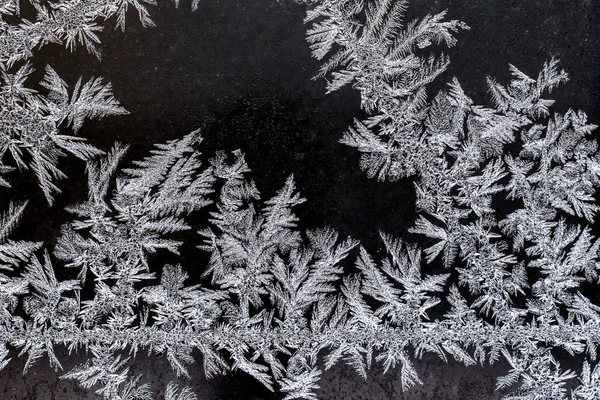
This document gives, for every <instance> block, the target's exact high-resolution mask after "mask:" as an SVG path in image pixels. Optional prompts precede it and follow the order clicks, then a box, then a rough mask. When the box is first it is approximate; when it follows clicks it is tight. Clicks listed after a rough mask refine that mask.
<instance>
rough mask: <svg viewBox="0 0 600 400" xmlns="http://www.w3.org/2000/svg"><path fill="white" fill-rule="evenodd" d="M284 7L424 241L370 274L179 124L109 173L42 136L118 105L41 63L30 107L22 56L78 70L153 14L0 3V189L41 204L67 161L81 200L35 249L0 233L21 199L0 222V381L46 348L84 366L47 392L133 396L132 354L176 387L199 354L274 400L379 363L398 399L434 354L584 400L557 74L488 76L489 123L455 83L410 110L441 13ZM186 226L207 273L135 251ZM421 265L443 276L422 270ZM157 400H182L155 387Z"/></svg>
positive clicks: (581, 265)
mask: <svg viewBox="0 0 600 400" xmlns="http://www.w3.org/2000/svg"><path fill="white" fill-rule="evenodd" d="M301 2H303V3H306V4H307V5H309V9H308V14H307V18H306V22H311V23H312V25H311V27H310V28H309V29H308V31H307V40H308V42H309V46H310V47H311V50H312V51H313V55H314V57H316V58H317V59H319V60H323V62H324V64H323V66H322V68H321V69H320V71H319V72H318V74H317V76H316V77H318V78H325V79H327V80H328V83H327V91H328V92H332V91H335V90H337V89H339V88H341V87H343V86H345V85H351V86H352V87H354V88H356V89H357V90H359V92H360V94H361V105H362V107H363V109H364V110H365V111H366V112H367V113H368V114H369V117H368V118H366V119H365V120H358V119H357V120H355V122H354V125H353V126H352V127H350V128H349V130H348V132H346V133H345V134H344V136H343V138H342V139H341V142H342V143H344V144H346V145H349V146H352V147H355V148H356V149H357V150H358V151H359V152H361V153H362V158H361V168H362V169H363V170H364V171H365V172H366V173H367V175H368V176H369V177H372V178H377V179H378V180H391V181H394V180H398V179H406V178H410V179H413V181H414V184H415V190H416V193H417V202H416V206H417V209H418V213H419V214H418V217H417V219H416V220H415V222H414V226H413V227H412V229H411V231H412V232H413V233H416V234H419V235H421V236H422V237H423V238H424V240H423V242H424V243H425V245H424V246H423V247H422V248H421V247H420V246H419V245H417V244H415V243H410V242H407V241H404V240H401V239H399V238H396V237H394V236H392V235H389V234H386V233H384V232H381V234H380V236H381V242H382V244H383V247H384V249H385V252H384V254H383V255H379V256H377V257H374V256H373V255H371V254H369V252H368V251H367V250H366V249H365V248H364V247H363V246H361V245H360V243H358V241H356V240H353V239H349V238H342V237H340V236H339V235H338V233H336V232H335V231H334V230H332V229H330V228H321V229H315V230H301V229H299V228H298V227H297V223H298V218H297V217H296V215H295V212H294V210H295V207H296V206H298V205H299V204H301V203H303V202H304V201H305V199H303V198H302V197H301V195H300V194H299V193H298V191H297V189H296V185H295V182H294V178H293V176H290V177H289V178H288V179H287V180H286V181H285V182H284V183H283V186H282V188H281V189H280V190H279V191H278V192H277V193H276V194H275V195H274V196H273V197H271V198H269V199H263V198H262V197H261V194H260V192H259V190H258V188H257V187H256V185H255V183H254V182H253V181H252V179H251V171H250V168H249V166H248V165H247V163H246V161H245V159H244V155H243V152H242V151H239V150H238V151H235V152H233V153H232V154H228V153H225V152H217V153H216V154H215V155H214V157H212V158H209V159H205V158H204V157H203V155H202V154H201V153H200V149H201V147H202V146H201V142H202V137H201V132H200V131H195V132H192V133H190V134H188V135H186V136H184V137H183V138H180V139H175V140H171V141H168V142H166V143H163V144H157V145H156V148H155V149H154V150H153V151H152V152H151V154H150V155H149V156H148V157H146V158H144V159H143V160H138V161H134V162H133V163H131V164H130V165H129V167H127V168H124V167H122V166H121V164H123V163H124V161H123V159H124V157H125V155H126V152H127V150H128V146H127V145H124V144H120V143H116V144H115V145H114V146H113V147H112V148H111V149H110V150H109V151H107V152H106V153H105V152H104V151H102V150H100V149H97V148H95V147H93V146H91V145H89V144H87V143H86V142H85V140H84V139H83V138H79V137H77V136H74V135H67V134H64V130H65V129H68V130H70V131H72V132H73V133H77V131H78V130H79V129H80V128H81V127H82V124H83V123H84V121H85V120H87V119H91V118H101V117H105V116H109V115H118V114H124V113H126V111H125V110H124V108H123V107H122V106H121V105H120V104H119V102H118V101H117V100H116V99H115V98H114V97H113V95H112V92H111V86H110V84H105V83H103V81H102V80H101V79H100V78H92V79H91V80H89V81H87V82H86V83H83V81H82V80H81V79H80V80H79V81H78V82H77V83H76V84H75V86H74V88H73V89H72V90H69V88H68V85H67V84H66V83H65V82H64V81H63V80H62V79H61V78H60V77H59V75H58V74H57V73H56V72H55V71H54V70H53V69H52V68H50V67H46V75H45V77H44V79H43V81H42V82H41V83H40V87H41V88H40V91H39V92H38V91H37V90H34V89H31V88H30V87H28V86H26V85H25V83H26V80H27V78H28V76H29V75H30V74H31V72H32V68H31V66H30V63H29V62H28V60H29V59H30V58H31V57H32V56H33V52H34V50H36V49H38V48H39V47H40V46H43V45H46V44H48V43H51V42H52V43H60V44H61V45H63V46H65V47H67V48H70V49H74V48H75V46H76V45H83V46H84V47H86V48H87V50H88V51H89V52H91V53H93V54H96V55H97V56H99V53H98V50H97V45H98V43H99V38H98V36H97V35H96V33H95V32H98V31H99V30H101V28H102V24H103V23H104V21H105V20H107V19H110V18H112V17H113V16H114V17H115V18H116V20H117V27H120V28H121V29H124V24H125V13H126V11H127V9H128V6H132V7H133V8H135V9H136V11H137V13H138V14H139V18H140V20H141V23H142V24H143V25H144V26H151V25H152V24H153V23H152V21H151V19H150V17H149V12H148V9H147V8H146V6H147V5H148V4H154V2H151V1H141V2H138V1H120V0H109V1H106V0H97V1H96V0H94V1H72V2H59V3H45V2H39V1H37V0H36V1H32V3H31V5H32V6H33V9H34V10H35V15H36V19H35V22H30V21H27V20H25V19H22V18H20V15H21V12H22V10H20V8H19V5H20V4H19V3H17V2H13V1H10V0H9V1H6V2H4V3H2V4H1V5H0V14H1V15H2V18H1V19H0V32H1V35H0V67H1V68H0V78H1V80H2V87H1V93H0V106H1V109H0V122H1V123H2V124H1V126H0V133H1V137H2V139H1V143H2V151H1V153H0V154H1V155H2V160H1V161H2V164H1V165H0V173H3V174H6V175H3V176H2V177H0V185H2V186H9V183H10V182H11V179H10V177H11V171H12V170H14V169H15V168H18V169H21V170H25V169H28V168H30V169H32V170H33V171H34V172H35V174H36V176H37V179H38V182H39V186H40V188H41V190H42V192H43V193H44V196H45V198H46V199H47V201H48V203H50V204H51V203H52V201H53V198H54V196H55V195H56V194H57V193H59V192H60V189H59V187H58V186H57V184H56V182H57V180H58V179H60V178H64V174H63V173H62V172H61V171H60V170H59V169H58V160H59V158H60V157H62V156H63V155H64V154H65V153H70V154H71V155H73V156H75V157H77V158H80V159H82V160H84V161H85V162H86V165H87V167H86V173H87V177H88V198H87V199H86V200H85V201H83V202H81V203H79V204H74V205H71V206H69V207H68V208H67V211H69V212H70V213H71V214H72V215H73V220H72V221H71V222H69V223H67V224H65V225H64V226H63V227H62V230H61V235H60V237H59V238H58V240H57V242H56V245H55V246H54V248H52V249H44V244H43V243H32V242H25V241H19V240H15V239H13V238H12V235H13V233H14V230H15V228H16V226H17V224H18V223H19V221H20V220H21V218H22V216H23V213H24V210H25V207H26V205H27V202H9V203H8V205H7V207H6V210H5V211H4V212H3V213H0V270H1V271H2V272H0V369H2V368H4V367H5V366H6V365H7V364H8V362H9V360H10V358H9V356H10V352H9V349H16V350H19V351H20V353H21V355H26V356H27V361H26V363H25V371H27V369H29V368H30V367H31V366H32V365H33V364H34V363H35V362H36V360H38V359H39V358H41V357H43V356H44V355H46V356H47V357H48V359H49V362H50V365H51V366H52V367H54V368H56V369H62V365H61V363H60V360H59V359H58V357H57V356H56V354H55V348H56V347H58V346H67V347H68V349H69V350H70V351H71V352H72V351H82V350H84V351H85V352H86V353H87V355H88V357H89V358H88V360H87V361H86V362H84V363H83V364H81V365H79V366H77V367H75V368H74V369H72V370H70V371H68V372H67V373H66V374H64V375H63V378H69V379H76V380H78V381H79V383H80V384H81V385H82V386H83V387H84V388H93V389H94V390H95V391H96V393H98V394H100V395H102V396H103V397H104V398H106V399H151V398H153V397H154V394H153V391H152V388H151V386H150V384H149V383H145V382H144V380H143V376H142V375H135V376H133V375H132V373H131V365H130V364H131V363H132V362H134V360H135V358H136V356H137V355H138V351H140V350H143V351H147V352H148V353H149V354H155V355H164V356H165V357H166V358H167V360H168V361H169V363H170V365H171V366H172V367H173V369H174V371H176V373H177V375H178V376H186V375H187V376H189V373H188V368H189V365H190V364H192V363H194V362H195V359H194V357H193V356H192V351H194V350H198V351H200V352H201V354H202V363H203V369H204V372H205V375H206V376H207V377H208V378H210V377H213V376H215V375H220V374H227V373H229V372H231V371H232V370H236V369H239V370H242V371H244V372H245V373H247V374H249V375H251V376H252V377H254V378H255V379H257V380H258V381H260V382H261V383H262V384H264V385H265V386H266V387H267V388H269V389H271V390H277V391H278V392H279V393H281V394H282V395H283V397H284V398H285V399H286V400H292V399H297V398H305V399H316V398H317V391H318V389H319V379H320V376H321V374H322V369H323V368H324V369H329V368H331V367H332V366H333V365H335V364H336V363H338V362H343V363H346V364H348V365H350V366H351V367H352V368H353V369H354V370H356V372H357V373H358V375H360V376H361V377H362V378H365V379H366V378H367V377H368V373H369V369H370V367H371V365H372V363H373V361H375V362H379V363H381V364H382V366H383V369H384V370H385V371H388V370H389V369H390V368H397V369H398V373H399V377H400V380H401V386H402V389H403V390H408V389H409V388H411V387H412V386H414V385H416V384H421V383H423V382H422V380H421V378H420V376H419V374H418V368H417V367H416V366H415V362H414V361H415V359H418V358H421V357H422V356H423V355H424V354H425V353H433V354H436V355H437V356H439V357H440V358H441V359H442V360H445V361H446V360H448V358H449V357H451V358H453V359H455V360H457V361H458V362H460V363H462V364H464V365H466V366H469V365H474V364H476V363H480V364H482V365H484V364H486V363H494V362H496V361H498V360H500V359H501V358H503V359H504V360H506V361H507V362H508V364H509V365H510V369H509V371H508V372H507V374H506V375H505V376H502V377H499V378H498V380H497V388H498V389H506V390H507V392H510V393H509V394H508V395H507V396H506V397H505V398H507V399H522V400H533V399H562V398H567V397H569V396H570V398H572V399H586V400H591V399H597V398H598V397H599V396H600V367H599V366H598V362H597V360H596V357H597V346H598V345H599V344H600V334H599V333H598V332H600V329H599V328H600V325H599V324H600V306H598V305H597V304H595V303H594V300H593V299H592V298H590V297H589V294H588V292H589V290H588V289H586V287H589V286H590V285H592V286H594V285H597V284H598V270H599V269H600V262H599V260H598V258H599V252H600V239H598V238H596V237H595V236H594V234H593V231H592V229H591V224H592V223H593V222H594V218H595V214H596V212H597V211H598V206H597V205H596V203H595V197H594V196H595V194H596V191H595V188H596V187H597V186H598V184H599V175H600V155H599V153H598V149H597V142H596V141H595V140H593V138H592V137H591V135H592V133H593V131H594V129H595V128H596V126H594V125H593V124H591V123H589V122H588V121H587V116H586V115H585V113H584V112H582V111H574V110H569V111H567V112H566V113H558V112H554V111H552V105H553V101H552V100H549V99H547V98H546V96H547V95H548V94H549V93H550V92H551V91H552V90H553V89H555V88H556V87H557V86H558V85H560V84H563V83H565V82H566V81H567V74H566V73H565V72H564V71H561V70H559V69H558V61H557V60H555V59H552V60H550V61H548V62H547V63H546V64H545V65H543V67H542V69H541V72H540V73H539V74H538V76H537V77H536V78H531V77H530V76H528V75H527V74H525V73H524V72H522V71H521V70H519V69H517V67H515V66H512V65H510V66H509V68H510V72H511V74H512V80H511V81H510V82H509V83H508V84H507V85H503V84H501V83H498V82H497V81H495V80H494V79H493V78H488V91H489V93H490V94H491V99H492V103H493V106H492V107H485V106H479V105H475V104H474V102H473V101H472V100H471V99H470V98H469V97H468V96H467V95H466V94H465V92H464V91H463V89H462V87H461V85H460V83H459V82H458V80H457V79H452V80H451V81H450V82H449V83H448V86H447V88H445V89H444V90H441V91H439V92H438V93H437V94H435V95H434V96H430V95H428V94H427V92H426V86H427V85H428V84H429V83H431V82H432V81H434V80H435V79H436V78H438V77H439V76H440V74H441V73H442V72H443V71H445V70H446V68H447V66H448V63H449V59H448V57H446V56H444V55H443V54H440V55H436V54H428V53H427V52H428V51H429V50H430V49H431V48H433V45H434V44H435V45H437V46H452V45H454V44H455V43H456V38H455V37H454V35H456V34H457V33H458V32H459V31H461V30H467V29H469V28H468V26H467V25H465V24H464V23H462V22H460V21H446V20H445V13H439V14H436V15H427V16H425V17H423V18H421V19H419V20H415V21H412V22H408V23H404V21H403V20H404V17H405V13H406V11H407V7H408V1H405V0H398V1H392V0H368V1H366V0H365V1H359V0H318V1H301ZM176 4H177V2H176ZM197 6H198V2H197V1H194V2H193V3H192V8H193V9H195V8H197ZM16 19H20V22H19V23H17V24H15V23H14V21H15V20H16ZM499 202H502V204H503V206H502V210H500V209H499V207H498V204H499ZM506 210H509V211H506ZM192 215H195V216H198V215H201V216H203V217H205V218H204V219H203V220H202V222H201V223H200V225H198V222H197V221H196V222H195V223H192V222H191V221H192V218H190V217H191V216H192ZM194 230H198V232H197V234H198V236H197V238H198V241H197V242H196V243H193V244H194V245H197V247H198V250H199V251H202V252H206V253H207V254H208V255H209V261H208V265H187V264H183V263H179V264H178V263H175V262H174V263H170V264H165V265H163V266H161V268H160V271H158V270H156V268H155V267H154V265H153V262H152V259H153V254H159V255H164V254H170V255H171V256H172V258H175V259H177V255H178V254H179V251H180V248H181V246H182V244H183V243H182V242H181V241H180V240H178V237H180V236H178V235H179V233H181V232H185V231H188V232H189V234H192V235H193V234H194ZM435 263H441V265H443V266H444V267H445V268H446V269H447V272H446V273H438V274H434V273H430V272H429V268H430V266H431V265H432V264H435ZM58 268H64V269H65V270H64V271H65V273H64V274H60V275H59V276H69V278H70V279H61V280H59V279H58V278H57V274H56V271H57V270H58ZM61 272H62V271H61ZM453 273H454V274H453ZM453 275H454V276H457V278H452V276H453ZM190 276H192V277H193V278H194V280H195V281H198V282H201V283H197V284H195V285H189V284H188V283H187V280H188V279H189V278H190ZM558 349H561V350H564V351H566V352H567V353H568V354H570V355H572V356H579V357H581V359H582V360H583V363H582V367H581V369H580V370H577V371H572V370H564V369H563V368H562V367H561V365H560V360H557V358H556V357H555V355H556V350H558ZM574 378H578V380H579V385H578V386H576V387H575V385H573V380H574ZM567 385H571V386H572V387H574V388H573V389H572V390H571V392H570V393H568V391H567ZM164 397H165V398H166V399H170V400H193V399H196V396H195V394H194V393H192V391H191V390H190V389H189V388H187V387H184V388H181V389H180V388H178V387H177V385H176V384H175V383H174V382H170V383H169V384H168V385H167V387H166V388H165V392H164Z"/></svg>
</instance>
